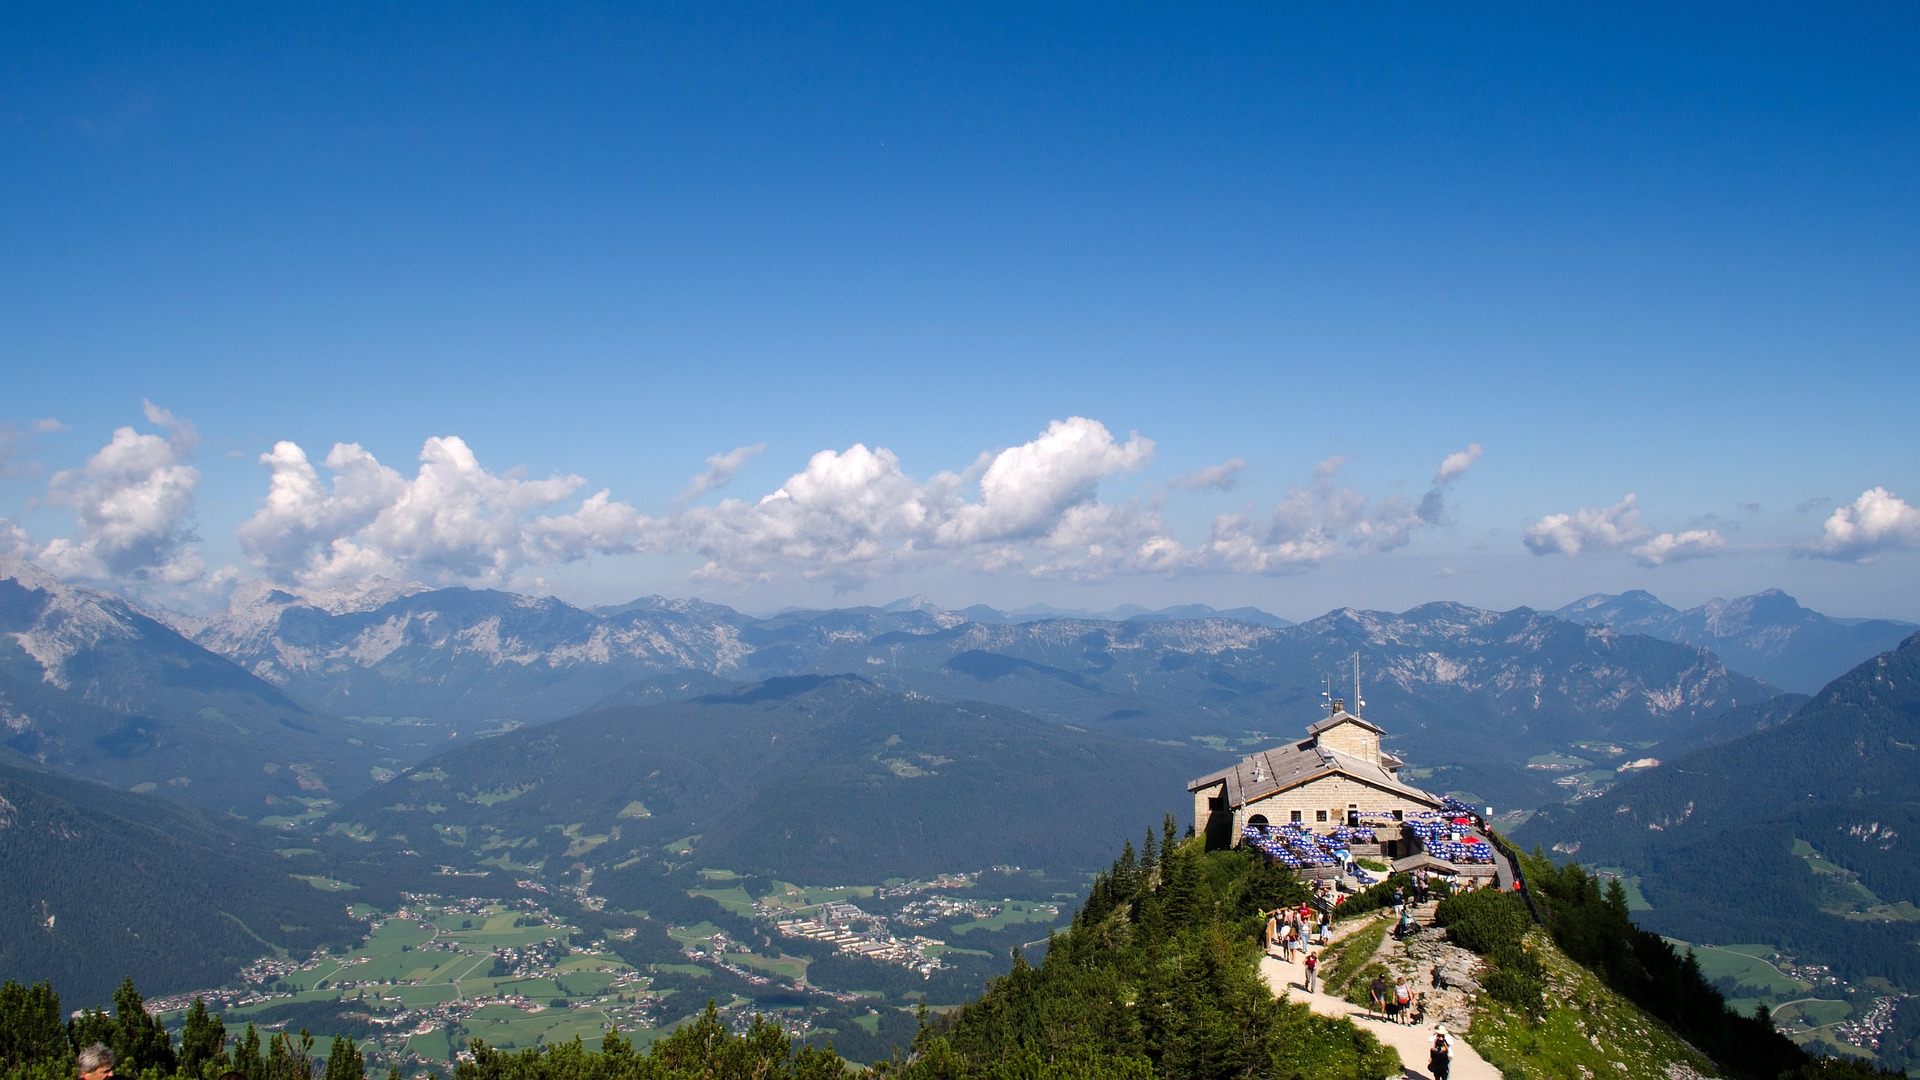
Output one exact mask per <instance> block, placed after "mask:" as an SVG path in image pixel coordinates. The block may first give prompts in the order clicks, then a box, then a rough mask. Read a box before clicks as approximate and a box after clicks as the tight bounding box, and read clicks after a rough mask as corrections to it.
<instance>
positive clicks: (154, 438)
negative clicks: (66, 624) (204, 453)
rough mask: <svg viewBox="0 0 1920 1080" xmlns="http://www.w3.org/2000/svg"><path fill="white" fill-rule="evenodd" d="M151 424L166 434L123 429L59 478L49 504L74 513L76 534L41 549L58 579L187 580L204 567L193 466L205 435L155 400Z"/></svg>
mask: <svg viewBox="0 0 1920 1080" xmlns="http://www.w3.org/2000/svg"><path fill="white" fill-rule="evenodd" d="M141 404H142V406H143V410H144V412H145V414H146V418H147V422H148V423H150V424H153V425H154V426H156V427H160V428H162V429H164V430H165V432H166V434H165V435H154V434H143V433H141V432H137V431H135V430H134V429H133V428H132V427H122V428H118V429H116V430H115V431H114V433H113V438H112V439H111V440H109V441H108V443H107V445H106V446H103V447H101V448H100V450H99V451H98V452H96V453H95V454H94V455H93V457H92V458H91V459H89V460H88V462H87V464H86V467H85V468H83V469H69V470H66V471H64V472H60V473H57V474H55V475H54V477H53V480H52V482H51V484H50V485H49V487H48V498H49V500H50V501H52V502H54V503H56V504H58V505H62V506H70V507H72V508H73V511H74V517H75V527H74V535H73V536H72V537H68V538H62V539H56V540H54V541H52V542H50V543H48V544H47V545H46V546H45V547H44V548H41V549H40V551H39V552H38V554H37V556H36V557H37V558H38V559H39V561H40V562H41V563H42V564H43V565H45V566H46V567H47V569H49V570H51V571H52V572H54V573H55V574H59V575H61V576H68V577H84V578H129V579H138V580H157V581H166V582H182V581H189V580H192V579H193V578H196V577H198V576H199V575H200V572H201V570H202V564H201V562H200V559H199V557H198V556H197V555H196V554H195V553H194V551H193V549H192V548H189V547H187V546H186V545H187V543H188V541H190V540H192V539H193V527H192V517H193V502H194V487H195V486H196V485H197V484H198V483H199V480H200V473H199V471H198V470H197V469H195V468H194V467H193V465H192V464H191V462H192V460H193V453H194V450H195V448H196V447H198V446H199V444H200V436H199V434H198V433H197V432H195V431H194V428H193V425H192V424H190V423H188V422H186V421H184V420H181V419H178V418H177V417H175V416H174V415H173V414H172V413H170V412H168V411H167V410H165V409H162V408H160V407H159V406H157V405H155V404H153V403H152V402H151V401H147V402H142V403H141Z"/></svg>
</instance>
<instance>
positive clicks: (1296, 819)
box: [1293, 810, 1300, 825]
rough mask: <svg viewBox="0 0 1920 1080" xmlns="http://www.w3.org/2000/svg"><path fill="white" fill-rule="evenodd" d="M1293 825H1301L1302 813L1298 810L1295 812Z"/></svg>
mask: <svg viewBox="0 0 1920 1080" xmlns="http://www.w3.org/2000/svg"><path fill="white" fill-rule="evenodd" d="M1293 823H1294V824H1295V825H1298V824H1300V811H1298V810H1295V811H1294V812H1293Z"/></svg>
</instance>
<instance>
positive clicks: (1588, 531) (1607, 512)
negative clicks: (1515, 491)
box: [1526, 492, 1653, 555]
mask: <svg viewBox="0 0 1920 1080" xmlns="http://www.w3.org/2000/svg"><path fill="white" fill-rule="evenodd" d="M1634 498H1635V496H1634V494H1633V493H1632V492H1628V493H1627V497H1626V498H1624V499H1621V500H1620V501H1619V502H1617V503H1614V504H1613V505H1612V506H1606V507H1587V508H1585V509H1582V510H1580V511H1578V512H1576V513H1572V514H1548V515H1547V516H1546V517H1543V518H1541V519H1540V520H1539V521H1537V522H1535V523H1533V524H1532V525H1530V526H1528V527H1527V534H1526V544H1527V547H1528V548H1529V549H1531V550H1532V551H1533V553H1534V554H1535V555H1555V554H1559V555H1578V554H1580V552H1582V551H1584V550H1586V549H1587V548H1594V549H1596V550H1612V549H1614V548H1622V547H1625V546H1627V545H1628V544H1632V543H1637V542H1638V541H1641V540H1645V539H1646V538H1647V537H1648V536H1650V535H1652V533H1653V530H1651V529H1649V528H1647V527H1646V526H1644V525H1642V524H1640V508H1639V507H1637V506H1635V505H1634Z"/></svg>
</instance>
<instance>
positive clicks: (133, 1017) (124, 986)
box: [80, 975, 178, 1076]
mask: <svg viewBox="0 0 1920 1080" xmlns="http://www.w3.org/2000/svg"><path fill="white" fill-rule="evenodd" d="M146 1004H147V1003H146V999H144V998H142V997H141V996H140V991H138V990H135V989H134V988H133V977H132V976H131V975H129V976H128V977H127V978H126V980H125V981H124V982H122V983H121V984H120V989H118V990H115V991H114V992H113V1022H114V1032H113V1039H112V1041H111V1042H109V1043H108V1044H107V1045H108V1047H109V1048H111V1049H112V1050H113V1060H114V1067H115V1068H116V1069H118V1070H120V1071H121V1072H124V1073H126V1074H127V1075H129V1076H137V1075H139V1074H140V1073H142V1072H144V1071H146V1070H148V1069H156V1068H157V1069H159V1070H160V1071H161V1072H162V1074H170V1073H172V1072H173V1071H174V1068H175V1066H176V1065H177V1063H178V1059H177V1058H176V1057H175V1055H174V1052H173V1039H172V1037H171V1036H169V1035H168V1034H167V1029H166V1028H165V1027H163V1026H162V1025H161V1023H160V1021H158V1020H155V1019H154V1018H153V1017H151V1016H148V1015H147V1007H146ZM80 1045H82V1046H84V1045H86V1044H85V1043H81V1044H80Z"/></svg>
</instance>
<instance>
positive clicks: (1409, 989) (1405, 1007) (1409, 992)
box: [1393, 975, 1413, 1024]
mask: <svg viewBox="0 0 1920 1080" xmlns="http://www.w3.org/2000/svg"><path fill="white" fill-rule="evenodd" d="M1412 1010H1413V984H1412V983H1410V982H1408V981H1407V980H1406V976H1404V975H1403V976H1401V978H1400V981H1399V982H1396V983H1394V984H1393V1011H1394V1013H1395V1014H1397V1015H1398V1016H1399V1017H1400V1022H1401V1023H1403V1024H1410V1023H1412V1022H1413V1018H1412V1016H1411V1015H1410V1014H1411V1013H1412Z"/></svg>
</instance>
